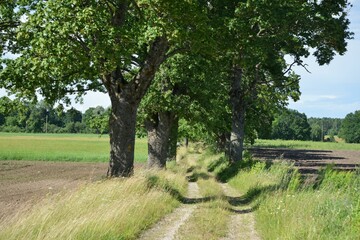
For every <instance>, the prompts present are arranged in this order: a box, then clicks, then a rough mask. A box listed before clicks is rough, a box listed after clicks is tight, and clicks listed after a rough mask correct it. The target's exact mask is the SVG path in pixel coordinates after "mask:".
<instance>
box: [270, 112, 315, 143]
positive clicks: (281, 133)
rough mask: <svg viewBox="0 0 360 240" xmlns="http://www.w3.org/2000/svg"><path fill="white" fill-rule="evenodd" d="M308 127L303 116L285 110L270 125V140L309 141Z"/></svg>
mask: <svg viewBox="0 0 360 240" xmlns="http://www.w3.org/2000/svg"><path fill="white" fill-rule="evenodd" d="M310 131H311V129H310V126H309V124H308V122H307V118H306V115H305V114H301V113H299V112H298V111H296V110H291V109H285V110H283V111H282V112H281V113H280V114H279V115H278V116H277V117H276V118H275V120H274V122H273V124H272V138H273V139H284V140H309V139H310Z"/></svg>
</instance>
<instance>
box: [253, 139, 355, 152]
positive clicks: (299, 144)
mask: <svg viewBox="0 0 360 240" xmlns="http://www.w3.org/2000/svg"><path fill="white" fill-rule="evenodd" d="M254 147H270V148H291V149H309V150H354V151H360V144H355V143H344V142H312V141H295V140H263V139H259V140H256V143H255V144H254Z"/></svg>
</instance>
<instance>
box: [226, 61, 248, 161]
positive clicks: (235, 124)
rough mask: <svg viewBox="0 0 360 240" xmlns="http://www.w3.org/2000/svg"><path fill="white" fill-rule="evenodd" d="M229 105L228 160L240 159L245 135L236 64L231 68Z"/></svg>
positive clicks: (240, 75)
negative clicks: (230, 114) (230, 108)
mask: <svg viewBox="0 0 360 240" xmlns="http://www.w3.org/2000/svg"><path fill="white" fill-rule="evenodd" d="M232 73H233V75H232V86H231V93H230V94H231V98H230V99H231V105H232V125H231V135H230V146H229V160H230V162H232V163H234V162H238V161H242V152H243V150H244V137H245V106H244V101H243V98H242V97H243V96H242V93H241V90H242V89H241V82H242V70H241V68H240V67H238V66H234V67H233V69H232Z"/></svg>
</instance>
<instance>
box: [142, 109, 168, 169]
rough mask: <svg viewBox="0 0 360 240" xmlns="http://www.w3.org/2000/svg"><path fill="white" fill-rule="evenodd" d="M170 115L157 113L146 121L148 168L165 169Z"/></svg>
mask: <svg viewBox="0 0 360 240" xmlns="http://www.w3.org/2000/svg"><path fill="white" fill-rule="evenodd" d="M171 115H172V114H171V113H170V112H159V113H155V114H153V115H152V116H151V118H149V119H147V120H146V123H145V126H146V129H147V132H148V167H149V168H165V167H166V160H167V156H168V151H169V139H170V131H171V122H172V116H171Z"/></svg>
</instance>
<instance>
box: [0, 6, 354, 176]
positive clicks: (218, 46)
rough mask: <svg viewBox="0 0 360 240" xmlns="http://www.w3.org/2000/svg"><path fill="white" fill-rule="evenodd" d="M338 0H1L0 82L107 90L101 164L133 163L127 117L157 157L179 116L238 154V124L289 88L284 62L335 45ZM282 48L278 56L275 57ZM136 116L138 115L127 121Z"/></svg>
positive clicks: (293, 86) (341, 34) (259, 119)
mask: <svg viewBox="0 0 360 240" xmlns="http://www.w3.org/2000/svg"><path fill="white" fill-rule="evenodd" d="M349 5H350V4H349V2H348V1H347V0H334V1H298V0H289V1H282V0H274V1H267V0H256V1H253V0H244V1H235V0H229V1H223V0H206V1H204V0H190V1H189V0H186V1H185V0H184V1H183V0H180V1H179V0H151V1H150V0H99V1H95V0H89V1H83V0H62V1H59V0H47V1H42V0H5V1H2V2H1V8H0V13H1V15H0V32H1V35H0V51H1V52H4V53H6V52H11V53H13V54H16V56H18V57H17V58H15V59H6V58H4V57H2V64H1V67H2V70H1V72H0V80H1V81H0V87H5V88H7V89H8V90H9V91H10V92H14V93H17V94H18V96H19V97H24V98H25V97H26V98H36V96H37V95H36V93H37V94H42V95H43V96H44V97H45V99H46V101H47V102H49V103H54V102H55V101H58V100H62V101H65V102H67V100H68V99H67V96H68V94H78V96H81V95H82V94H84V93H85V92H86V91H87V90H97V91H103V92H107V93H108V95H109V97H110V99H111V114H110V121H109V132H110V145H111V151H110V167H109V175H111V176H129V175H131V174H132V172H133V166H134V165H133V160H134V144H135V132H136V131H135V127H136V123H137V122H138V123H139V124H144V126H145V127H146V130H147V135H148V140H149V161H148V162H149V166H150V167H160V168H161V167H164V166H165V164H166V159H167V158H168V154H169V152H171V151H170V150H169V149H171V148H172V146H173V143H174V142H175V141H176V136H177V133H178V132H179V126H180V125H181V124H182V123H184V122H185V123H187V124H185V125H186V126H189V127H191V128H192V129H194V130H193V131H192V132H198V133H201V136H204V138H207V139H212V140H213V141H214V142H217V143H218V145H219V146H224V149H227V150H226V151H227V152H228V156H229V160H230V162H237V161H241V160H242V152H243V143H244V139H245V135H246V136H247V137H248V138H249V139H252V138H254V137H255V136H256V130H257V129H258V128H259V127H261V126H262V125H263V124H267V122H269V121H270V119H271V118H270V116H271V115H272V114H273V112H275V111H277V109H279V108H281V107H283V106H284V105H286V104H287V101H288V98H289V97H291V98H293V99H294V100H297V99H298V98H299V95H300V92H299V79H300V78H299V76H298V75H296V74H295V73H294V72H293V71H292V67H293V66H294V65H301V66H303V64H302V59H303V58H306V57H308V56H309V55H310V53H313V54H314V56H315V57H316V59H317V61H318V63H319V64H327V63H329V62H330V61H331V60H332V59H333V56H334V55H335V54H336V53H339V54H344V53H345V51H346V41H347V40H348V39H350V38H351V37H352V34H351V33H350V32H349V30H348V26H349V21H348V18H347V12H348V7H349ZM285 56H287V59H292V62H291V63H290V64H288V63H287V62H286V60H285ZM137 120H138V121H137Z"/></svg>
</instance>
